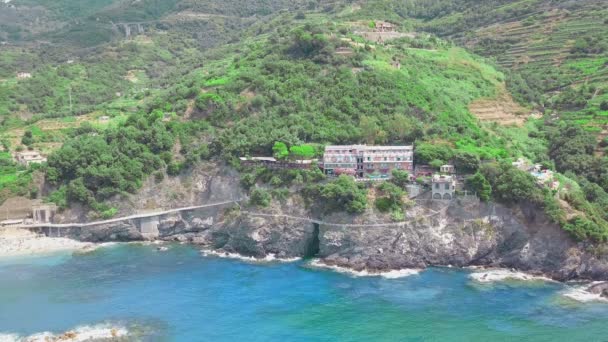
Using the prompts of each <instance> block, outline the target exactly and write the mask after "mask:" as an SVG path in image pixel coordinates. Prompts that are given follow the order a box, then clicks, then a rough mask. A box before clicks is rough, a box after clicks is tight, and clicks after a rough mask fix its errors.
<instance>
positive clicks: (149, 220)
mask: <svg viewBox="0 0 608 342" xmlns="http://www.w3.org/2000/svg"><path fill="white" fill-rule="evenodd" d="M159 224H160V221H159V218H158V217H156V216H153V217H144V218H141V219H139V232H140V233H141V235H142V236H143V237H144V238H145V239H147V240H153V239H155V238H157V237H158V236H159V235H160V232H159V231H158V225H159Z"/></svg>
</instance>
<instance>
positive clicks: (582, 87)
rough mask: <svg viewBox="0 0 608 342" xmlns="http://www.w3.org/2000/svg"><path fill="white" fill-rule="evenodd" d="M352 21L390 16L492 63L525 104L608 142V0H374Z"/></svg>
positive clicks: (357, 12) (352, 14) (366, 3)
mask: <svg viewBox="0 0 608 342" xmlns="http://www.w3.org/2000/svg"><path fill="white" fill-rule="evenodd" d="M349 16H351V17H353V19H354V18H356V19H368V18H374V17H378V16H382V17H384V18H386V19H388V20H391V21H392V22H394V23H396V24H398V25H401V26H402V27H408V28H411V29H414V30H417V31H427V32H432V33H434V34H436V35H438V36H440V37H444V38H448V39H450V40H452V41H454V42H455V43H456V44H459V45H462V46H465V47H467V48H468V49H470V50H472V51H474V52H475V53H477V54H479V55H482V56H485V57H488V58H489V59H490V60H493V61H494V63H495V64H496V65H497V66H499V67H501V68H502V69H503V70H504V71H505V73H506V74H507V75H508V77H507V86H508V89H509V91H510V92H511V93H512V94H513V96H514V98H515V99H516V100H517V101H518V102H520V103H521V104H523V105H526V106H528V107H531V108H535V109H538V110H539V111H540V112H543V113H547V114H550V115H553V116H552V118H556V117H558V118H560V119H561V120H564V121H566V122H568V123H576V124H580V125H582V126H583V127H585V129H586V130H588V131H591V132H593V133H595V134H597V137H598V142H601V141H602V140H603V139H605V134H603V133H602V134H600V132H603V131H604V132H605V131H606V130H608V111H606V109H605V108H606V106H602V105H601V104H602V103H603V102H606V101H608V1H604V0H581V1H566V0H560V1H549V0H516V1H506V0H481V1H477V0H476V1H473V0H449V1H448V0H437V1H423V0H409V1H374V0H370V1H364V2H362V6H361V9H360V10H358V11H355V12H352V13H350V14H349ZM602 149H603V147H602Z"/></svg>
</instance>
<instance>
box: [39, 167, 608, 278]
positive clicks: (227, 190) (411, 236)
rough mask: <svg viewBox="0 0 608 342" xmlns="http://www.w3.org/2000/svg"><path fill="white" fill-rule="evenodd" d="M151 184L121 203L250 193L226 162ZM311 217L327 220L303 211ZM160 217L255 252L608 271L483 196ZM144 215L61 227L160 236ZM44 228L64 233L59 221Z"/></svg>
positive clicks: (518, 210)
mask: <svg viewBox="0 0 608 342" xmlns="http://www.w3.org/2000/svg"><path fill="white" fill-rule="evenodd" d="M149 183H150V184H146V186H144V188H143V189H142V191H141V192H140V193H138V194H136V195H134V196H133V197H132V198H130V199H128V200H127V201H123V202H118V201H117V202H116V203H117V205H120V209H121V214H123V215H124V214H132V213H135V212H137V211H139V210H142V209H145V208H146V207H149V206H150V205H151V203H152V204H153V205H154V206H156V207H166V208H168V207H180V206H185V205H194V204H197V203H215V202H220V201H226V200H230V199H237V198H243V197H244V196H245V195H244V194H243V193H242V190H241V189H240V186H239V180H238V175H237V174H236V173H235V172H234V171H233V170H230V169H228V168H224V167H220V166H217V165H215V166H214V165H211V166H207V167H206V168H205V169H201V170H196V171H193V172H192V173H190V174H187V175H184V176H181V177H179V178H172V179H167V180H164V181H163V183H161V184H155V183H152V181H150V182H149ZM81 213H82V212H80V213H78V212H67V213H65V214H64V215H63V220H64V221H75V220H76V219H77V218H78V217H79V216H84V215H82V214H81ZM259 214H261V215H259ZM287 216H290V217H289V218H288V217H287ZM294 217H296V218H294ZM308 217H315V218H316V219H318V220H319V221H322V222H317V223H313V222H311V221H310V220H305V219H304V220H303V219H297V218H308ZM152 221H154V222H153V223H154V224H155V226H156V229H155V232H154V234H153V235H152V236H153V237H156V238H159V239H165V240H176V241H183V242H189V243H194V244H197V245H201V246H203V247H204V248H210V249H215V250H219V251H226V252H234V253H240V254H244V255H248V256H254V257H264V256H266V255H268V254H275V255H276V256H278V257H310V256H316V257H319V258H322V259H323V260H324V262H326V263H328V264H332V265H338V266H344V267H350V268H354V269H357V270H361V269H369V270H376V271H380V270H389V269H401V268H423V267H426V266H432V265H453V266H468V265H488V266H500V267H512V268H517V269H520V270H523V271H528V272H533V273H544V274H546V275H548V276H550V277H552V278H555V279H559V280H566V279H573V278H589V279H597V280H608V251H604V250H602V248H600V247H597V246H592V245H587V244H584V243H577V242H575V241H574V240H572V239H571V238H570V237H569V236H568V234H567V233H566V232H564V231H563V230H562V229H561V228H559V227H558V226H556V225H555V224H552V223H551V222H549V221H548V219H547V218H546V217H545V215H544V214H543V213H542V211H541V210H536V209H534V208H533V207H531V206H527V205H525V204H522V205H520V206H517V207H514V208H507V207H505V206H502V205H498V204H484V203H479V202H478V201H465V200H455V201H452V202H450V203H444V202H431V201H426V202H425V201H419V202H418V204H417V205H416V206H415V207H413V208H411V209H409V210H408V211H407V212H406V219H405V221H406V222H405V223H403V224H392V225H383V224H384V223H386V222H390V218H389V217H386V216H385V215H382V214H379V213H377V212H376V211H374V210H373V209H368V211H367V212H365V213H364V214H362V215H357V216H353V215H348V214H344V213H342V214H333V215H329V216H323V215H321V214H319V213H311V212H309V210H308V209H306V207H305V205H304V203H303V200H302V198H300V197H299V196H297V195H293V196H291V197H290V198H289V199H288V200H287V201H285V202H284V203H281V204H277V203H275V204H274V205H273V207H272V208H267V209H263V210H262V209H259V208H247V207H244V208H240V207H239V206H236V205H233V204H228V205H222V206H218V207H211V208H205V209H198V210H191V211H186V212H181V213H177V214H171V215H164V216H160V217H156V218H153V219H152ZM336 223H338V224H336ZM145 224H146V223H145V222H143V223H142V221H141V220H127V221H122V222H119V223H113V224H106V225H99V226H93V227H87V228H73V229H62V231H61V236H68V237H72V238H75V239H78V240H84V241H93V242H100V241H132V240H142V239H147V238H150V237H151V236H150V235H149V234H148V235H146V234H142V233H141V232H142V231H144V229H142V225H145ZM45 233H46V234H48V235H51V236H57V231H56V230H53V229H45Z"/></svg>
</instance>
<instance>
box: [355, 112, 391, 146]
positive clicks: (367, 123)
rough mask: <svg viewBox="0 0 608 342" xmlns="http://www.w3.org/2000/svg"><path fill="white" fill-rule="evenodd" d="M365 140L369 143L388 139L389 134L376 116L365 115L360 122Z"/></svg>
mask: <svg viewBox="0 0 608 342" xmlns="http://www.w3.org/2000/svg"><path fill="white" fill-rule="evenodd" d="M359 128H360V129H361V135H362V137H363V140H364V141H365V142H366V143H368V144H370V145H371V144H374V143H383V142H385V141H386V139H387V137H388V136H387V134H386V132H385V131H383V130H382V129H381V128H380V126H379V125H378V120H377V119H376V118H375V117H370V116H363V117H362V118H361V121H360V122H359Z"/></svg>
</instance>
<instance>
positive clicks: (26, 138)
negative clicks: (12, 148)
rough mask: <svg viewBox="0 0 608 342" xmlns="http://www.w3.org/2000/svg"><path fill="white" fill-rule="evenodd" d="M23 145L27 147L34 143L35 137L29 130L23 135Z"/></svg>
mask: <svg viewBox="0 0 608 342" xmlns="http://www.w3.org/2000/svg"><path fill="white" fill-rule="evenodd" d="M21 143H22V144H23V145H25V146H31V145H32V144H33V143H34V136H33V135H32V131H29V130H28V131H25V133H23V137H22V138H21Z"/></svg>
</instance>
